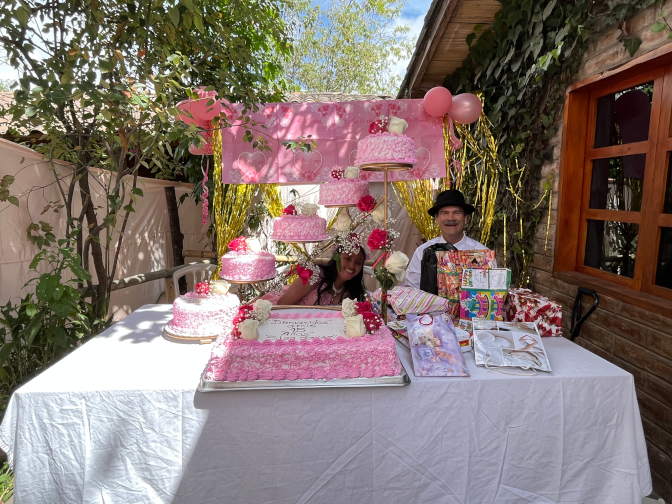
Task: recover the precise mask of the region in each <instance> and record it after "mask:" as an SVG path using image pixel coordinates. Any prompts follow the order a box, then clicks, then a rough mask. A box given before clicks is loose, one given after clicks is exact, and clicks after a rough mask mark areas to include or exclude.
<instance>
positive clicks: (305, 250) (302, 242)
mask: <svg viewBox="0 0 672 504" xmlns="http://www.w3.org/2000/svg"><path fill="white" fill-rule="evenodd" d="M329 239H331V236H329V235H327V236H326V237H325V238H324V239H323V240H275V241H279V242H282V243H286V244H287V245H295V248H296V249H297V250H299V251H301V252H303V253H304V254H305V256H306V257H307V258H308V259H312V256H311V255H310V254H309V253H308V248H307V247H306V245H307V244H309V243H322V242H323V241H326V240H329ZM300 245H303V247H301V246H300Z"/></svg>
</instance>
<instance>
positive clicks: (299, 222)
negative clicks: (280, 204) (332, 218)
mask: <svg viewBox="0 0 672 504" xmlns="http://www.w3.org/2000/svg"><path fill="white" fill-rule="evenodd" d="M271 238H272V239H273V240H280V241H322V240H326V239H327V238H329V235H328V234H327V221H326V220H325V219H323V218H322V217H319V216H317V215H281V216H280V217H276V218H275V219H273V234H272V235H271Z"/></svg>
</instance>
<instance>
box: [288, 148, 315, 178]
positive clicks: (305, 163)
mask: <svg viewBox="0 0 672 504" xmlns="http://www.w3.org/2000/svg"><path fill="white" fill-rule="evenodd" d="M294 166H295V167H296V169H297V170H299V172H300V173H301V175H303V177H305V178H306V180H315V178H316V177H317V176H318V175H319V173H320V168H321V167H322V154H320V151H317V150H312V151H310V152H304V151H298V152H295V153H294Z"/></svg>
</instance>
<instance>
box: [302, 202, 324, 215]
mask: <svg viewBox="0 0 672 504" xmlns="http://www.w3.org/2000/svg"><path fill="white" fill-rule="evenodd" d="M319 208H320V207H319V206H317V205H314V204H313V203H305V204H304V205H303V207H301V215H317V210H318V209H319Z"/></svg>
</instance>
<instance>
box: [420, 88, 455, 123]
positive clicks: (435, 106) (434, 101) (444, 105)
mask: <svg viewBox="0 0 672 504" xmlns="http://www.w3.org/2000/svg"><path fill="white" fill-rule="evenodd" d="M452 103H453V95H452V94H450V91H448V90H447V89H446V88H445V87H441V86H439V87H435V88H432V89H430V90H429V91H427V94H425V99H424V101H423V102H422V106H423V107H424V108H425V112H427V113H428V114H429V115H430V116H432V117H443V115H444V114H446V113H448V111H449V110H450V106H451V104H452Z"/></svg>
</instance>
